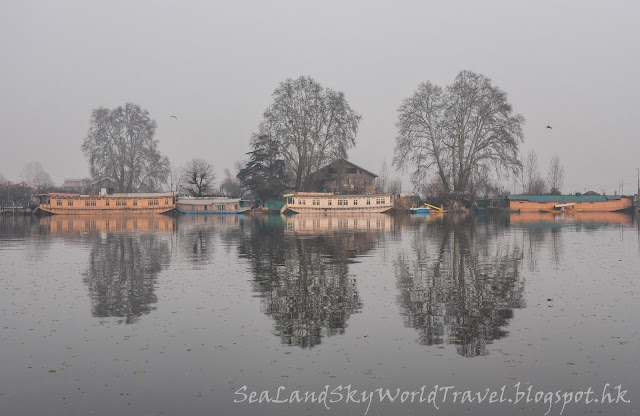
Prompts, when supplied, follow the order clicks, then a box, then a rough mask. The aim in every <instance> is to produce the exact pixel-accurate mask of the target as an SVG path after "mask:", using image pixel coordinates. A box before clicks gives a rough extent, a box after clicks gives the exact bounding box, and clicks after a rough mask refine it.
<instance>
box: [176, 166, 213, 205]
mask: <svg viewBox="0 0 640 416" xmlns="http://www.w3.org/2000/svg"><path fill="white" fill-rule="evenodd" d="M215 179H216V176H215V173H214V172H213V165H211V163H209V162H207V161H205V160H202V159H191V160H190V161H188V162H187V164H186V165H185V166H184V168H183V170H182V180H181V181H182V183H183V184H184V189H185V190H186V191H187V192H188V193H189V194H190V195H191V196H204V195H206V194H208V193H210V192H211V190H212V188H213V185H214V184H215Z"/></svg>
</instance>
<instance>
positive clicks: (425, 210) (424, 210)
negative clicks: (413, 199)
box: [409, 202, 447, 214]
mask: <svg viewBox="0 0 640 416" xmlns="http://www.w3.org/2000/svg"><path fill="white" fill-rule="evenodd" d="M445 212H447V211H445V210H444V209H443V208H442V207H437V206H435V205H431V204H427V203H426V202H425V203H424V206H422V207H417V208H409V213H410V214H429V213H431V214H444V213H445Z"/></svg>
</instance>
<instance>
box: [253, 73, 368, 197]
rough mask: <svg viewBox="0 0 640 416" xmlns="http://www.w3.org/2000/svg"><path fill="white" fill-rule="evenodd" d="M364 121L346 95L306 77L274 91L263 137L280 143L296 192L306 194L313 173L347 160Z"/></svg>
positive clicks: (264, 122) (266, 113)
mask: <svg viewBox="0 0 640 416" xmlns="http://www.w3.org/2000/svg"><path fill="white" fill-rule="evenodd" d="M360 118H361V117H360V115H358V114H357V113H356V112H355V111H353V110H352V109H351V107H350V106H349V103H347V100H346V99H345V97H344V94H343V93H342V92H338V91H334V90H332V89H329V88H324V87H322V86H321V85H320V84H319V83H317V82H316V81H315V80H313V79H312V78H310V77H304V76H302V77H299V78H297V79H287V80H285V81H284V82H282V83H280V85H279V86H278V88H276V90H275V91H274V92H273V104H271V105H270V106H269V107H268V108H267V110H266V111H265V112H264V116H263V120H262V122H261V123H260V134H261V135H267V136H269V137H271V138H272V139H274V140H276V141H277V142H278V143H279V146H280V149H281V151H282V155H283V157H284V160H285V163H286V166H287V169H288V170H289V171H291V172H292V176H293V177H295V189H296V190H298V191H303V190H305V186H308V185H306V184H305V178H306V177H307V176H309V174H311V173H312V172H315V171H317V170H318V169H320V168H321V167H322V166H324V165H325V164H327V163H331V162H333V161H335V160H337V159H340V158H345V159H346V157H347V150H349V149H350V148H351V147H353V146H355V142H356V135H357V132H358V124H359V122H360Z"/></svg>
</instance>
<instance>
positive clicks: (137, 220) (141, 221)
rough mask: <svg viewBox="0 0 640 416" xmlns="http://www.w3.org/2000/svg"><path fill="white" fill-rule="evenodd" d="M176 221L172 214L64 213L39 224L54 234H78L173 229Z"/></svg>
mask: <svg viewBox="0 0 640 416" xmlns="http://www.w3.org/2000/svg"><path fill="white" fill-rule="evenodd" d="M174 222H175V220H174V218H173V216H171V215H154V214H149V215H117V214H115V215H64V216H55V217H53V216H47V217H43V218H41V219H40V221H39V225H40V227H44V228H45V229H48V230H49V232H51V233H52V234H78V233H91V232H96V231H107V232H119V231H124V232H130V231H154V232H155V231H172V230H173V229H174V228H175V223H174Z"/></svg>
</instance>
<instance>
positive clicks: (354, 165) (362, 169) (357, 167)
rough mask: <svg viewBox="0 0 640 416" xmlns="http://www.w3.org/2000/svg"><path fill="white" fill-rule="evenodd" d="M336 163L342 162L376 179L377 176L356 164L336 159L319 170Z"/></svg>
mask: <svg viewBox="0 0 640 416" xmlns="http://www.w3.org/2000/svg"><path fill="white" fill-rule="evenodd" d="M336 162H344V163H346V164H348V165H351V166H353V167H354V168H356V169H360V170H361V171H362V172H364V173H367V174H369V175H371V176H373V177H375V178H377V177H378V175H376V174H375V173H373V172H370V171H368V170H366V169H365V168H362V167H360V166H358V165H356V164H355V163H353V162H349V161H348V160H347V159H338V160H335V161H333V162H331V163H329V164H328V165H326V166H323V167H321V168H320V169H325V168H328V167H329V166H331V165H333V164H334V163H336Z"/></svg>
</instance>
